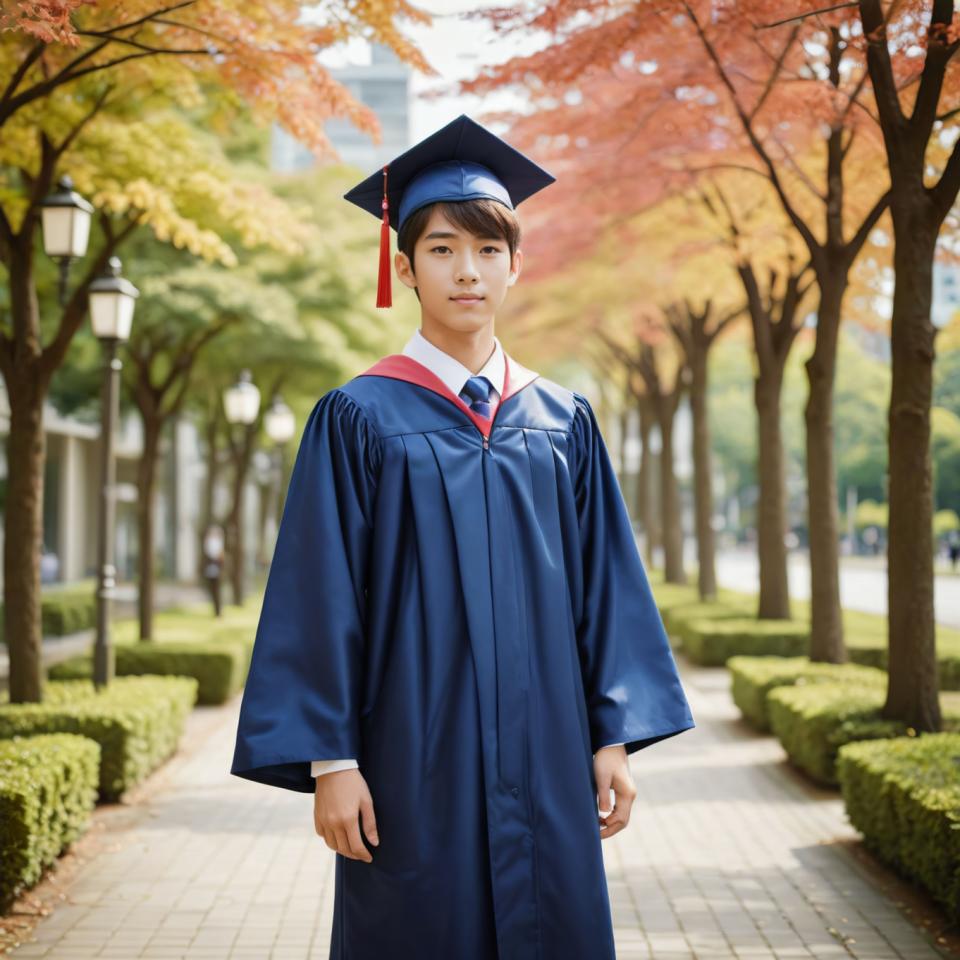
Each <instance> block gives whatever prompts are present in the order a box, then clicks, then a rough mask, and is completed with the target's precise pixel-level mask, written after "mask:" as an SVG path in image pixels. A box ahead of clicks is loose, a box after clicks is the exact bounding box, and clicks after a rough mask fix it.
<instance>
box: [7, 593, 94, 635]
mask: <svg viewBox="0 0 960 960" xmlns="http://www.w3.org/2000/svg"><path fill="white" fill-rule="evenodd" d="M95 591H96V585H95V583H94V582H93V581H90V582H89V583H87V582H86V581H84V582H83V583H80V584H75V585H71V586H69V587H45V588H44V590H43V592H42V593H41V594H40V630H41V632H42V634H43V636H45V637H62V636H66V634H68V633H77V632H78V631H80V630H88V629H90V628H91V627H93V626H94V625H95V624H96V622H97V602H96V593H95ZM2 638H3V604H2V603H0V639H2Z"/></svg>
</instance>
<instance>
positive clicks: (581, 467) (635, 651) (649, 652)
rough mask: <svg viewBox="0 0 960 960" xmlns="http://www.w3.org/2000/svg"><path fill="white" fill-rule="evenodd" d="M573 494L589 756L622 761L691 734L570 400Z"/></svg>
mask: <svg viewBox="0 0 960 960" xmlns="http://www.w3.org/2000/svg"><path fill="white" fill-rule="evenodd" d="M574 399H575V403H576V412H575V415H574V421H573V435H572V448H573V454H574V457H573V461H574V462H573V470H574V494H575V498H576V506H577V517H578V523H579V529H580V547H581V556H582V584H581V597H580V599H581V603H579V604H578V613H579V619H578V623H577V645H578V651H579V655H580V663H581V669H582V674H583V683H584V692H585V695H586V701H587V713H588V717H589V721H590V738H591V744H592V749H593V751H594V752H596V751H597V750H599V749H600V747H604V746H608V745H610V744H613V743H623V744H624V747H625V749H626V751H627V753H628V754H630V753H634V752H635V751H637V750H641V749H643V748H644V747H648V746H650V745H651V744H653V743H656V742H657V741H659V740H664V739H666V738H667V737H672V736H675V735H676V734H678V733H682V732H683V731H684V730H689V729H691V728H692V727H694V726H695V724H694V721H693V716H692V714H691V711H690V705H689V703H688V702H687V698H686V695H685V694H684V691H683V688H682V686H681V685H680V677H679V675H678V672H677V666H676V662H675V660H674V657H673V651H672V650H671V648H670V642H669V639H668V637H667V633H666V630H665V629H664V626H663V621H662V620H661V619H660V612H659V611H658V610H657V607H656V604H655V603H654V600H653V594H652V593H651V590H650V585H649V582H648V580H647V575H646V572H645V571H644V568H643V561H642V560H641V558H640V551H639V550H638V548H637V542H636V539H635V537H634V533H633V527H632V525H631V523H630V517H629V515H628V513H627V508H626V504H625V503H624V501H623V495H622V493H621V492H620V485H619V483H618V482H617V477H616V473H615V472H614V469H613V465H612V464H611V462H610V457H609V454H608V453H607V448H606V445H605V444H604V442H603V437H602V436H601V434H600V429H599V427H598V425H597V420H596V416H595V415H594V412H593V409H592V408H591V406H590V403H589V401H588V400H587V399H586V398H585V397H583V396H581V395H580V394H578V393H574Z"/></svg>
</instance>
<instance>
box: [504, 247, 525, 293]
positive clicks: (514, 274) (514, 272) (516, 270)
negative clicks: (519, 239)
mask: <svg viewBox="0 0 960 960" xmlns="http://www.w3.org/2000/svg"><path fill="white" fill-rule="evenodd" d="M522 266H523V251H522V250H520V248H519V247H518V248H517V249H516V250H515V251H514V254H513V262H512V263H511V265H510V276H509V277H508V278H507V286H508V287H512V286H513V285H514V284H515V283H516V282H517V278H518V277H519V276H520V268H521V267H522Z"/></svg>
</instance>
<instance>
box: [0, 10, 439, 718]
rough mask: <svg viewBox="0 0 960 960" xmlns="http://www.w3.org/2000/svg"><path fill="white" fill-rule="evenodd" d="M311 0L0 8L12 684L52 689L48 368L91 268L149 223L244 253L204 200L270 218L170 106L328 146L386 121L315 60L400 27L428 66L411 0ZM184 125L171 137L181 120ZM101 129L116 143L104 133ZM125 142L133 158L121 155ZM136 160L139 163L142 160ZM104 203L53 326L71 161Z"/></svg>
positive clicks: (221, 250) (412, 56)
mask: <svg viewBox="0 0 960 960" xmlns="http://www.w3.org/2000/svg"><path fill="white" fill-rule="evenodd" d="M301 12H302V8H301V5H300V4H299V3H295V2H291V0H259V2H252V3H247V2H244V3H243V4H240V3H238V2H232V3H216V4H215V3H211V2H200V0H183V2H180V3H177V4H174V5H169V6H160V5H158V4H149V3H145V2H142V0H140V2H134V3H128V4H125V5H124V7H123V9H122V12H121V13H120V14H118V13H117V11H116V8H115V7H114V6H113V5H108V4H103V3H95V2H92V0H67V2H66V3H61V2H59V0H58V2H54V0H38V2H36V3H32V4H29V5H23V6H20V7H18V9H17V11H16V12H15V13H14V12H6V11H5V12H4V13H3V14H2V20H0V30H2V31H3V33H2V37H3V40H2V43H0V131H2V135H0V262H2V264H3V265H4V267H5V269H6V273H7V284H8V288H9V317H8V318H5V319H4V322H3V323H2V324H0V372H2V373H3V377H4V381H5V384H6V388H7V394H8V397H9V402H10V431H9V437H8V462H9V464H10V469H9V480H8V482H9V486H8V496H7V503H8V507H9V505H15V506H16V509H9V508H8V509H7V511H6V513H5V539H4V605H5V634H6V637H7V640H8V645H9V649H10V698H11V701H13V702H25V701H38V700H39V699H40V697H41V683H42V669H41V666H42V665H41V658H40V651H41V646H40V641H41V638H40V613H39V611H40V582H39V553H40V541H41V534H42V510H41V505H42V497H43V489H42V477H43V463H44V457H45V450H44V443H45V437H44V432H43V426H42V409H43V402H44V398H45V397H46V395H47V393H48V390H49V385H50V380H51V377H52V376H53V374H54V372H55V371H56V370H57V369H58V368H59V367H60V366H61V364H62V363H63V360H64V357H65V356H66V352H67V349H68V347H69V345H70V343H71V341H72V340H73V338H74V336H75V335H76V333H77V331H78V329H79V328H80V326H81V324H82V322H83V319H84V317H85V315H86V312H87V300H88V290H89V286H90V284H91V283H92V282H93V280H94V279H96V278H97V277H98V276H99V275H100V274H101V273H102V272H103V270H104V268H105V266H106V264H107V262H108V260H109V258H110V257H111V256H112V255H113V254H114V253H116V252H117V250H118V249H119V248H120V247H121V246H122V244H123V243H124V241H125V240H126V239H127V238H128V237H129V236H130V235H131V234H132V233H133V231H134V230H136V229H137V227H138V226H140V225H145V226H149V227H150V228H151V229H152V230H153V231H154V232H155V234H156V235H157V236H158V238H159V239H162V240H168V239H169V240H172V241H173V242H174V243H175V244H176V245H178V246H185V247H187V248H189V249H191V251H193V252H195V253H198V254H205V255H206V256H208V257H209V258H210V259H220V260H221V262H224V263H225V264H229V263H230V261H231V258H232V257H233V251H232V250H231V249H230V248H229V247H228V246H227V245H226V244H225V243H224V242H223V241H222V239H221V238H220V237H219V236H217V235H216V233H215V232H214V231H212V230H208V229H204V228H203V227H201V226H200V223H201V222H202V219H203V218H202V217H198V218H197V219H194V218H193V217H192V216H191V215H190V212H189V209H190V207H191V206H193V207H194V213H195V212H196V209H195V208H196V206H197V205H205V209H206V210H207V211H209V210H210V209H211V208H215V209H219V210H220V211H221V212H222V214H223V215H224V217H225V218H226V219H231V220H232V221H233V222H234V223H235V225H236V226H237V227H238V228H242V232H243V233H244V235H249V234H258V233H263V232H268V231H269V230H270V227H271V225H270V221H269V218H263V215H262V210H261V211H258V212H257V213H258V215H259V218H260V219H257V216H255V215H254V213H253V211H252V210H251V209H250V208H249V207H247V206H246V204H245V203H244V200H245V199H249V195H248V196H246V197H245V196H240V197H237V196H235V195H234V194H233V193H232V192H231V190H230V189H229V187H230V183H229V180H223V179H220V180H218V179H217V177H216V176H215V175H212V172H211V171H210V170H209V167H208V166H207V165H206V162H205V161H206V160H207V156H208V154H207V152H206V151H200V152H199V155H194V154H193V153H192V152H191V151H190V149H189V148H190V147H191V146H195V145H196V142H197V141H196V138H195V137H188V138H187V140H186V142H183V141H182V140H181V139H178V137H182V133H183V125H182V124H180V125H179V127H178V125H177V124H176V122H175V121H169V120H168V119H167V117H166V116H165V115H163V110H164V109H165V108H169V107H170V105H171V104H179V105H180V106H183V107H186V106H187V105H188V104H189V105H192V106H193V107H196V106H197V105H198V104H202V103H204V98H205V97H209V102H210V103H212V104H214V106H213V107H212V108H211V109H210V111H209V112H210V117H211V123H212V126H213V128H214V129H216V127H217V125H218V124H220V125H222V124H224V123H229V121H230V119H231V115H235V114H236V113H237V112H238V111H239V110H241V109H248V110H250V111H251V112H252V113H253V115H254V116H255V117H256V118H257V119H259V120H261V121H263V122H266V121H268V120H272V119H278V120H279V121H280V122H282V123H283V124H284V125H285V126H286V127H287V129H289V130H290V131H291V132H292V133H293V134H294V135H296V136H298V137H299V138H300V139H302V140H303V141H304V142H306V143H308V144H309V145H310V146H311V147H312V148H313V149H315V151H316V152H317V153H318V154H320V155H323V154H325V153H327V152H329V142H328V141H327V139H326V137H325V135H324V133H323V123H324V121H325V120H327V119H328V118H330V117H331V116H344V117H347V118H349V119H351V120H352V121H353V122H355V123H356V124H357V125H358V126H360V127H361V128H363V129H366V130H368V131H372V132H377V131H378V130H379V127H378V124H377V121H376V117H375V115H374V114H373V112H372V111H371V110H369V109H368V108H366V107H364V106H362V105H361V104H359V103H357V102H356V101H355V100H354V98H353V97H352V96H351V95H350V94H349V93H348V91H346V90H345V89H344V88H342V87H341V86H340V85H339V84H337V83H336V82H335V81H334V80H333V79H332V78H331V77H330V75H329V73H328V72H327V71H326V70H325V69H324V68H323V67H322V66H321V65H320V64H319V62H318V61H317V60H316V54H317V53H318V52H319V51H320V50H321V49H323V48H325V47H327V46H330V45H331V44H333V43H336V42H339V41H342V40H344V39H346V38H347V37H348V36H350V35H362V36H368V37H371V38H374V39H377V40H381V41H383V42H387V43H390V44H391V45H392V46H393V47H394V49H396V50H397V52H398V54H399V55H400V56H402V57H403V58H405V59H407V60H408V61H409V62H412V63H414V64H416V65H419V66H421V67H422V68H425V69H429V68H428V67H427V65H426V64H425V62H424V61H423V60H422V57H420V56H419V54H417V52H416V51H415V50H414V49H413V48H412V47H411V46H410V44H409V43H407V42H406V41H405V40H404V39H403V38H402V37H401V36H400V35H399V33H398V32H397V29H396V27H395V25H394V22H393V21H394V18H395V17H396V16H398V15H402V16H408V17H413V18H415V19H421V20H422V19H425V18H426V17H425V15H424V14H422V13H420V12H419V11H416V10H415V9H414V8H413V7H411V6H409V5H408V4H407V3H406V2H405V0H378V2H372V0H369V2H367V0H361V2H360V3H357V4H353V5H352V6H351V7H350V9H349V10H348V11H340V10H337V9H327V10H325V11H324V13H325V14H326V19H325V21H322V22H320V23H309V22H308V21H307V20H305V19H303V18H301V16H300V13H301ZM172 131H176V133H175V135H171V133H172ZM104 144H105V145H106V149H104ZM118 158H119V159H118ZM136 167H139V169H138V170H136V171H135V169H134V168H136ZM68 169H69V170H71V172H73V175H74V179H75V180H76V182H77V185H78V187H79V188H80V190H81V191H82V192H85V193H87V194H88V195H90V194H92V199H93V202H94V203H95V205H96V206H97V207H98V208H99V210H100V212H99V215H98V227H99V229H98V231H97V235H96V236H95V238H94V240H95V244H94V248H93V249H94V253H93V254H92V255H91V256H90V258H89V262H88V264H87V266H86V269H85V270H84V271H83V273H82V276H81V277H80V278H79V280H78V281H77V282H76V284H75V285H74V288H73V291H72V293H71V295H70V296H69V298H68V299H67V302H66V304H65V306H64V307H63V309H62V311H60V313H59V320H58V323H57V325H56V327H55V329H54V330H53V332H52V333H51V334H50V335H49V337H48V339H47V341H46V342H44V334H45V332H46V333H49V331H45V330H44V325H42V324H41V310H40V303H39V300H38V295H37V283H36V279H37V271H36V264H35V262H34V255H35V251H36V249H37V245H38V244H37V240H38V233H39V224H40V204H41V202H42V200H43V199H44V197H46V196H47V195H48V194H49V193H50V191H51V188H52V186H53V184H54V183H55V182H56V180H57V178H58V176H59V175H60V173H62V172H63V171H65V170H68Z"/></svg>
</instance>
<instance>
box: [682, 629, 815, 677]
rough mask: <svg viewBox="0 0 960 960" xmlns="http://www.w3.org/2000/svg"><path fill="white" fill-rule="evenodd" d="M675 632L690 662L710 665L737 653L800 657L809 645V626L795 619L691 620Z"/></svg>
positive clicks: (720, 664)
mask: <svg viewBox="0 0 960 960" xmlns="http://www.w3.org/2000/svg"><path fill="white" fill-rule="evenodd" d="M677 634H678V635H679V637H680V640H681V649H682V650H683V652H684V653H685V654H686V655H687V656H688V657H689V658H690V659H691V660H692V661H693V662H694V663H699V664H702V665H704V666H714V667H718V666H723V664H725V663H726V662H727V660H728V659H729V658H730V657H733V656H737V655H738V654H744V655H750V656H765V655H775V656H781V657H797V656H802V655H803V654H805V653H806V652H807V650H808V648H809V646H810V628H809V626H808V625H807V624H805V623H801V622H799V621H797V620H757V619H755V618H753V617H743V616H730V617H726V618H725V619H719V620H717V619H691V620H685V621H682V622H681V623H680V624H679V627H678V629H677Z"/></svg>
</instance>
